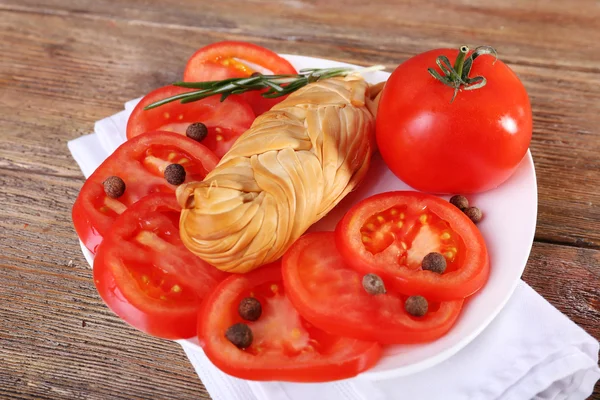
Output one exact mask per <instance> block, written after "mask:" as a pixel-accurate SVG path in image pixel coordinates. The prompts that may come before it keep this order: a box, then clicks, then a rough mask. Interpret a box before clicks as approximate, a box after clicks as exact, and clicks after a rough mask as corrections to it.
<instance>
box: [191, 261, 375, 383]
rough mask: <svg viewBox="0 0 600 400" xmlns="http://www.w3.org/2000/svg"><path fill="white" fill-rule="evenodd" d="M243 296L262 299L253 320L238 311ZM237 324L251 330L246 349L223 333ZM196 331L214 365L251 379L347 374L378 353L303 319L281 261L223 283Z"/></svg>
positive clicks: (304, 378) (313, 379)
mask: <svg viewBox="0 0 600 400" xmlns="http://www.w3.org/2000/svg"><path fill="white" fill-rule="evenodd" d="M246 297H254V298H256V299H257V300H259V301H260V303H261V306H262V314H261V316H260V318H259V319H258V320H257V321H254V322H251V321H246V320H244V319H242V317H240V315H239V314H238V311H237V310H238V305H239V303H240V301H241V300H242V299H244V298H246ZM236 323H245V324H247V325H248V326H249V327H250V329H251V330H252V334H253V337H254V339H253V341H252V344H251V345H250V346H249V347H248V348H246V349H239V348H237V347H236V346H235V345H234V344H232V343H231V342H230V341H229V340H228V339H227V338H226V337H225V332H226V331H227V329H228V328H229V327H230V326H232V325H233V324H236ZM198 332H199V338H200V341H201V342H202V343H203V346H204V351H205V353H206V355H207V356H208V357H209V359H210V360H211V361H212V362H213V363H214V364H215V365H216V366H217V367H219V368H220V369H221V370H222V371H224V372H226V373H228V374H230V375H233V376H236V377H238V378H243V379H251V380H285V381H297V382H321V381H329V380H335V379H344V378H349V377H352V376H354V375H356V374H358V373H359V372H361V371H364V370H365V369H367V368H369V367H370V366H372V365H373V364H374V363H375V362H376V361H377V360H378V359H379V357H380V352H381V349H380V347H379V345H378V344H377V343H374V342H364V341H360V340H356V339H349V338H345V337H341V336H335V335H331V334H329V333H326V332H325V331H323V330H321V329H318V328H316V327H314V326H313V325H312V324H310V323H308V322H306V320H305V319H304V318H303V317H302V316H301V315H300V314H299V313H298V311H296V309H295V308H294V307H293V305H292V304H291V302H290V300H289V299H288V297H287V293H286V289H285V288H284V285H283V282H282V277H281V268H280V265H279V264H275V265H271V266H266V267H263V268H260V269H258V270H255V271H252V272H250V273H248V274H244V275H235V276H232V277H230V278H228V279H226V280H225V281H224V282H222V283H221V284H220V285H219V286H218V287H217V288H216V289H215V291H214V292H213V293H212V294H211V295H210V296H209V298H208V299H207V300H206V303H205V305H204V306H203V309H202V312H201V314H200V317H199V328H198Z"/></svg>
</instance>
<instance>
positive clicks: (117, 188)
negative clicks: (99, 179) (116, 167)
mask: <svg viewBox="0 0 600 400" xmlns="http://www.w3.org/2000/svg"><path fill="white" fill-rule="evenodd" d="M102 185H103V186H104V193H106V195H107V196H108V197H111V198H113V199H118V198H119V197H121V196H123V194H124V193H125V181H123V179H121V178H119V177H118V176H109V177H108V178H106V180H105V181H104V182H103V183H102Z"/></svg>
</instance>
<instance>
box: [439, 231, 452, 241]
mask: <svg viewBox="0 0 600 400" xmlns="http://www.w3.org/2000/svg"><path fill="white" fill-rule="evenodd" d="M440 239H442V240H448V239H450V234H449V233H448V232H444V233H442V234H441V235H440Z"/></svg>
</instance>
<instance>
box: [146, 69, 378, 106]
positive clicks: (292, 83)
mask: <svg viewBox="0 0 600 400" xmlns="http://www.w3.org/2000/svg"><path fill="white" fill-rule="evenodd" d="M384 68H385V67H384V66H383V65H375V66H373V67H368V68H362V69H354V68H347V67H341V68H306V69H302V70H300V72H299V73H298V74H297V75H256V76H250V77H248V78H231V79H225V80H222V81H210V82H175V83H174V84H173V85H175V86H180V87H184V88H189V89H198V90H192V91H190V92H186V93H181V94H178V95H175V96H171V97H167V98H166V99H162V100H159V101H156V102H154V103H152V104H149V105H147V106H146V107H144V110H150V109H152V108H156V107H159V106H162V105H163V104H167V103H170V102H172V101H177V100H179V101H180V102H181V103H182V104H185V103H191V102H193V101H197V100H201V99H204V98H206V97H209V96H214V95H216V94H220V95H221V101H224V100H225V99H226V98H227V97H229V96H230V95H232V94H240V93H245V92H248V91H251V90H264V89H268V90H267V91H266V92H264V93H262V96H263V97H266V98H269V99H272V98H275V97H280V96H285V95H287V94H290V93H292V92H295V91H296V90H298V89H300V88H301V87H303V86H306V85H308V84H309V83H312V82H317V81H320V80H324V79H329V78H333V77H335V76H346V75H350V74H354V73H365V72H370V71H379V70H382V69H384Z"/></svg>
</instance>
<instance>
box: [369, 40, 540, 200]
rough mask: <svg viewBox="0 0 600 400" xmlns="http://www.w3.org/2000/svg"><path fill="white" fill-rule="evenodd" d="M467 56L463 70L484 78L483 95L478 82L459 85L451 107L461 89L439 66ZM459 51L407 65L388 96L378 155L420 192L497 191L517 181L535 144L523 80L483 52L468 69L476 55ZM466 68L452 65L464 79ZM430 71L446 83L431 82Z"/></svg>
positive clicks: (379, 117) (445, 51) (389, 84)
mask: <svg viewBox="0 0 600 400" xmlns="http://www.w3.org/2000/svg"><path fill="white" fill-rule="evenodd" d="M486 49H489V48H486ZM461 50H462V53H463V54H464V55H465V56H466V57H465V59H466V60H467V63H466V64H464V65H465V68H464V70H465V71H466V70H467V69H468V67H467V66H468V64H469V63H471V65H472V68H471V69H470V73H469V74H468V76H464V75H463V78H464V79H463V80H466V79H468V78H471V79H473V78H474V77H483V78H485V80H486V81H487V82H486V83H485V85H484V86H482V87H479V88H475V87H471V88H469V86H475V84H476V83H480V82H481V79H479V78H478V79H476V80H475V81H473V84H472V85H464V84H460V85H457V86H459V90H458V91H457V92H456V97H455V98H454V100H452V99H453V95H454V94H455V93H454V92H455V89H454V88H453V87H450V86H449V85H452V84H453V83H452V82H451V79H446V78H445V75H446V74H445V73H444V72H443V71H442V69H440V67H439V66H438V65H436V59H437V60H439V58H438V57H440V56H446V57H447V59H448V61H449V62H450V63H455V60H456V59H457V57H458V55H459V54H460V53H461ZM461 50H451V49H437V50H431V51H428V52H426V53H422V54H419V55H417V56H415V57H413V58H411V59H409V60H407V61H406V62H404V63H403V64H401V65H400V66H398V68H396V70H395V71H394V72H393V73H392V76H391V77H390V79H389V80H388V82H387V84H386V86H385V89H384V91H383V93H382V97H381V101H380V103H379V111H378V114H377V144H378V146H379V150H380V152H381V155H382V156H383V159H384V160H385V162H386V163H387V165H388V166H389V168H390V169H391V170H392V171H393V172H394V173H395V174H396V175H397V176H398V177H399V178H400V179H402V180H403V181H404V182H406V183H407V184H408V185H410V186H412V187H413V188H415V189H417V190H421V191H425V192H433V193H475V192H482V191H485V190H489V189H493V188H495V187H497V186H498V185H500V184H501V183H502V182H504V181H505V180H506V179H508V178H509V177H510V176H511V174H512V173H513V172H514V170H515V169H516V167H517V165H518V164H519V162H520V161H521V159H522V158H523V156H524V155H525V153H526V152H527V148H528V147H529V142H530V141H531V130H532V119H531V106H530V104H529V98H528V97H527V92H526V91H525V88H524V87H523V84H522V83H521V81H520V80H519V78H518V77H517V76H516V75H515V73H514V72H513V71H512V70H511V69H510V68H509V67H508V66H507V65H506V64H504V63H503V62H502V61H499V60H496V58H495V57H494V56H493V55H491V54H484V53H485V51H479V52H478V54H477V55H479V54H483V55H479V56H477V57H476V58H475V59H472V60H471V61H472V62H470V61H468V60H469V55H470V54H472V53H469V52H468V49H467V48H465V47H463V48H461ZM476 51H477V50H476ZM461 58H462V57H461ZM460 64H462V62H460V60H459V63H458V64H457V65H455V66H454V70H455V71H456V72H458V73H459V75H460V72H461V71H460V70H461V68H462V65H460ZM447 65H449V64H447ZM449 66H450V67H453V66H452V65H449ZM430 68H431V69H433V70H434V71H435V72H437V74H438V76H439V77H440V78H444V79H446V83H444V82H442V81H441V80H440V79H436V78H435V77H433V76H432V74H431V73H430V72H429V71H428V69H430ZM445 69H446V70H447V73H448V74H450V71H448V68H447V67H446V68H445ZM470 89H472V90H470Z"/></svg>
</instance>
